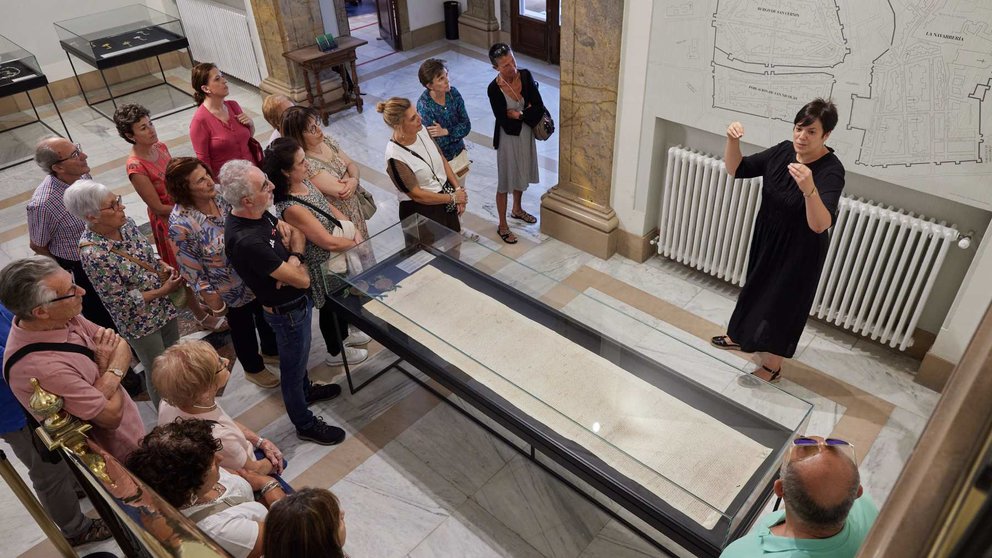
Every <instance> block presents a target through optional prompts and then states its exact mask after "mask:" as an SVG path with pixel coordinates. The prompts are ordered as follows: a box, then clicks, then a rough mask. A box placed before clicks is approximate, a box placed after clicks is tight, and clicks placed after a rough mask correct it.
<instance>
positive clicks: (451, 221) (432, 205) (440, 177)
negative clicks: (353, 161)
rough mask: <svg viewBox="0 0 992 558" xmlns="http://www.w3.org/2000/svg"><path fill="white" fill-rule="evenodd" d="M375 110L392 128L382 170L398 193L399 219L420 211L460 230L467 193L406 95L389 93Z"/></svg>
mask: <svg viewBox="0 0 992 558" xmlns="http://www.w3.org/2000/svg"><path fill="white" fill-rule="evenodd" d="M375 110H376V111H378V112H380V113H382V120H383V121H384V122H385V123H386V124H387V125H389V127H391V128H392V129H393V135H392V137H391V138H390V139H389V143H387V144H386V174H388V175H389V178H390V179H392V181H393V184H394V185H395V186H396V189H397V190H399V194H400V220H401V221H402V220H403V219H405V218H406V217H408V216H410V215H413V214H414V213H417V214H420V215H423V216H424V217H427V218H428V219H432V220H434V221H437V222H438V223H440V224H442V225H444V226H445V227H447V228H449V229H451V230H453V231H459V232H460V231H461V230H462V226H461V223H460V222H459V220H458V217H459V216H461V214H462V213H464V212H465V205H466V204H467V203H468V194H467V193H466V192H465V189H464V188H461V187H459V186H457V184H458V178H457V177H456V176H455V173H454V171H453V170H451V165H450V164H448V161H447V159H445V158H444V156H443V155H442V154H441V150H440V149H438V147H437V144H436V143H434V140H433V139H432V138H431V136H430V134H429V133H428V131H427V129H426V128H424V126H423V125H422V120H421V118H420V115H419V114H418V113H417V110H416V107H414V106H413V104H412V103H410V100H409V99H404V98H402V97H392V98H390V99H389V100H387V101H380V102H379V104H377V105H376V107H375Z"/></svg>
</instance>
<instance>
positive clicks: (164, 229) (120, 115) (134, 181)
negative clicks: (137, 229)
mask: <svg viewBox="0 0 992 558" xmlns="http://www.w3.org/2000/svg"><path fill="white" fill-rule="evenodd" d="M114 124H115V125H117V133H118V134H120V136H121V138H123V139H124V141H126V142H128V143H130V144H131V153H130V155H129V156H128V158H127V178H128V180H130V181H131V185H132V186H134V191H135V192H137V193H138V195H139V196H141V200H142V201H144V202H145V205H147V206H148V224H149V225H150V226H151V229H152V237H153V238H154V239H155V249H156V251H157V252H158V256H159V258H161V259H162V261H163V262H165V263H167V264H169V267H171V268H173V269H179V264H178V263H177V261H176V250H175V247H174V246H173V245H172V241H171V240H170V239H169V214H171V213H172V208H173V206H175V202H174V201H173V200H172V198H171V197H170V196H169V194H168V192H166V190H165V167H166V166H167V165H168V164H169V161H171V160H172V155H171V154H169V148H168V147H166V146H165V144H164V143H162V142H160V141H159V140H158V134H157V133H156V132H155V124H153V123H152V121H151V118H150V116H149V112H148V109H146V108H145V107H143V106H141V105H136V104H127V105H122V106H121V107H120V108H118V109H117V110H116V111H115V112H114ZM185 288H186V300H187V303H186V306H187V308H189V309H190V310H191V311H192V312H193V316H194V317H195V318H196V322H197V323H198V324H200V326H201V327H203V328H204V329H208V330H210V331H225V330H227V329H228V326H227V319H226V318H224V317H221V316H211V315H210V314H208V313H207V312H206V310H204V309H203V307H202V306H201V305H200V302H199V301H198V300H197V299H196V297H195V296H193V291H192V290H191V289H190V288H189V287H188V286H187V287H185Z"/></svg>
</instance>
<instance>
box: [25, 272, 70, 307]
mask: <svg viewBox="0 0 992 558" xmlns="http://www.w3.org/2000/svg"><path fill="white" fill-rule="evenodd" d="M69 276H70V277H72V286H71V287H70V288H69V294H65V295H62V296H57V297H55V298H53V299H51V300H49V301H46V302H42V303H41V304H39V305H38V306H44V305H46V304H52V303H53V302H58V301H60V300H66V299H69V298H75V297H76V293H78V292H79V287H78V286H77V285H76V276H75V275H73V274H72V272H71V271H70V272H69ZM38 306H35V308H37V307H38Z"/></svg>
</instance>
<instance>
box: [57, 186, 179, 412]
mask: <svg viewBox="0 0 992 558" xmlns="http://www.w3.org/2000/svg"><path fill="white" fill-rule="evenodd" d="M64 201H65V207H66V209H67V210H68V211H69V213H72V214H73V215H75V216H77V217H79V218H80V219H83V220H84V221H86V230H85V231H83V234H82V236H81V237H80V239H79V259H80V261H81V262H82V264H83V269H84V270H85V271H86V275H87V277H89V279H90V282H91V283H93V287H94V288H95V289H96V291H97V293H98V294H99V295H100V299H101V300H102V301H103V304H104V305H105V306H106V307H107V310H108V311H109V312H110V315H111V317H112V318H113V319H114V324H115V325H116V326H117V332H118V333H120V335H121V337H123V338H124V339H126V340H127V342H128V344H129V345H131V348H132V349H134V352H135V353H137V355H138V359H139V360H140V361H141V364H142V365H143V366H144V367H145V386H146V387H147V389H148V395H149V397H150V398H151V400H152V404H153V405H154V406H155V408H156V409H158V403H159V396H158V393H157V392H156V391H155V386H154V385H153V384H152V381H151V375H152V363H153V362H154V361H155V357H157V356H158V355H160V354H162V352H163V351H164V350H165V349H166V347H169V346H170V345H172V344H174V343H175V342H176V341H178V340H179V319H178V314H177V312H176V306H182V305H184V304H185V301H182V300H176V301H170V299H169V296H170V295H171V294H172V293H177V292H178V293H183V290H182V289H181V287H182V286H183V280H182V278H181V277H180V276H179V273H178V272H177V271H176V270H175V269H173V268H172V267H171V266H169V265H168V264H165V263H163V262H162V261H161V260H160V259H159V258H158V256H157V255H156V254H155V249H154V248H152V245H151V244H150V243H149V242H148V240H147V239H146V238H145V236H144V235H142V234H141V232H140V231H138V227H137V225H135V223H134V221H133V220H132V219H131V218H129V217H128V216H126V215H125V214H124V204H123V202H122V201H121V197H120V196H119V195H117V194H114V193H113V192H112V191H111V190H110V188H107V187H106V186H104V185H103V184H100V183H98V182H94V181H92V180H79V181H76V183H75V184H73V185H72V188H69V189H68V190H66V192H65V196H64Z"/></svg>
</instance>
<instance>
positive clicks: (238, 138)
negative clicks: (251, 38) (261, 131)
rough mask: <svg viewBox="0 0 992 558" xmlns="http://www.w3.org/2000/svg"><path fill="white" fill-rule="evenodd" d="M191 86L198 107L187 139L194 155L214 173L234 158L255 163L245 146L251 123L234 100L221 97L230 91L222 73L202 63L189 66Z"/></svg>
mask: <svg viewBox="0 0 992 558" xmlns="http://www.w3.org/2000/svg"><path fill="white" fill-rule="evenodd" d="M192 85H193V100H194V101H195V102H196V104H197V105H199V106H198V107H197V109H196V112H195V113H193V120H192V121H190V123H189V139H190V141H191V142H192V144H193V151H195V152H196V157H197V158H198V159H200V160H201V161H203V162H204V163H206V164H207V168H209V169H210V172H212V173H213V175H214V176H217V174H218V173H219V172H220V168H221V167H223V166H224V163H226V162H228V161H231V160H234V159H244V160H246V161H255V162H256V164H258V162H257V160H256V157H257V154H253V153H252V149H251V147H250V146H249V141H251V140H252V136H254V135H255V124H254V123H253V122H252V121H251V117H249V116H248V115H247V114H245V113H244V111H243V110H242V109H241V105H239V104H238V102H237V101H228V100H225V98H226V97H227V96H228V94H229V93H230V92H231V90H230V88H229V87H228V85H227V80H226V79H224V74H223V73H221V71H220V70H219V69H218V68H217V66H216V65H214V64H211V63H210V62H202V63H200V64H197V65H196V66H193V71H192Z"/></svg>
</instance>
